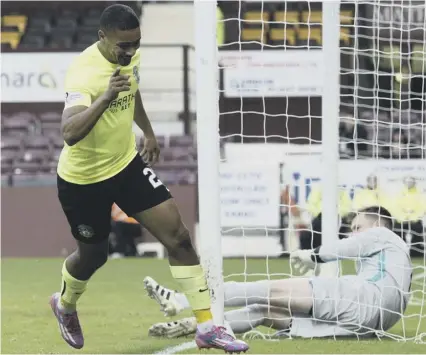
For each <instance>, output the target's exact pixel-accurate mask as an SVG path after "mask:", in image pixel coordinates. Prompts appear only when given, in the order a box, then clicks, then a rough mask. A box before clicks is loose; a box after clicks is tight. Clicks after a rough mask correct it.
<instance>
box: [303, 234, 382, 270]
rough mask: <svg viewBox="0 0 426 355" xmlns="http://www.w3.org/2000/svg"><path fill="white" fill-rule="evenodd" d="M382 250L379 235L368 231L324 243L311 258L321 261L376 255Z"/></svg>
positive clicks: (315, 250)
mask: <svg viewBox="0 0 426 355" xmlns="http://www.w3.org/2000/svg"><path fill="white" fill-rule="evenodd" d="M380 250H382V247H381V244H380V243H379V242H378V240H377V237H376V236H375V235H372V234H371V233H369V232H368V231H367V232H361V233H358V234H357V235H354V236H351V237H349V238H345V239H342V240H337V241H335V242H333V243H329V244H326V245H322V246H320V247H318V248H316V249H314V251H313V252H312V254H311V259H312V261H314V262H319V263H321V262H322V263H324V262H328V261H335V260H339V259H357V258H362V257H366V256H370V255H374V254H376V253H378V252H380Z"/></svg>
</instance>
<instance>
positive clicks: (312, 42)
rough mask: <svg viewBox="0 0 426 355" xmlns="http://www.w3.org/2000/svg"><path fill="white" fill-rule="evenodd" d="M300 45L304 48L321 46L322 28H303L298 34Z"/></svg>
mask: <svg viewBox="0 0 426 355" xmlns="http://www.w3.org/2000/svg"><path fill="white" fill-rule="evenodd" d="M297 38H298V44H300V45H303V46H310V47H311V46H320V45H321V41H322V33H321V27H319V26H316V27H314V26H301V27H300V28H299V31H298V33H297Z"/></svg>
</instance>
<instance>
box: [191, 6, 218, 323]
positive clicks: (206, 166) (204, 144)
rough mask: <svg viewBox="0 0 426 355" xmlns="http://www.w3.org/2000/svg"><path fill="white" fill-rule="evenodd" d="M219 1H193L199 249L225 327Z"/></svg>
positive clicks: (213, 308) (216, 312)
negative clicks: (221, 221)
mask: <svg viewBox="0 0 426 355" xmlns="http://www.w3.org/2000/svg"><path fill="white" fill-rule="evenodd" d="M216 29H217V18H216V1H214V0H211V1H210V0H209V1H203V0H196V1H194V32H195V44H196V45H195V63H196V66H195V70H196V86H195V90H196V113H197V116H196V117H197V149H198V208H199V231H198V233H199V235H200V238H198V240H197V242H198V246H197V249H198V251H199V253H200V257H201V263H202V265H203V268H204V271H205V272H206V274H207V281H208V284H209V287H210V290H211V298H212V311H213V316H214V320H215V322H216V324H223V323H224V320H223V312H224V309H223V304H224V298H223V297H224V295H223V273H222V254H221V249H222V240H221V227H220V226H221V224H220V183H219V164H220V151H219V147H220V145H219V91H218V84H219V73H218V69H217V65H218V55H217V53H218V49H217V45H216Z"/></svg>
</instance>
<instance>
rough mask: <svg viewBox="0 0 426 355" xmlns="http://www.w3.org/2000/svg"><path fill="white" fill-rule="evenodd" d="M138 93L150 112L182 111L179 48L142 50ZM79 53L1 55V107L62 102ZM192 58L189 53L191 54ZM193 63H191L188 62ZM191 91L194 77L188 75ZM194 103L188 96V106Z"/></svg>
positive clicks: (180, 52)
mask: <svg viewBox="0 0 426 355" xmlns="http://www.w3.org/2000/svg"><path fill="white" fill-rule="evenodd" d="M141 51H142V53H141V57H142V59H141V68H140V76H141V82H140V90H141V94H142V97H143V100H144V106H145V109H146V110H147V111H148V112H149V113H152V112H161V113H163V112H180V111H182V110H183V103H184V99H183V97H184V87H183V79H182V75H183V72H182V67H183V59H182V48H178V47H177V48H169V47H164V48H157V47H142V48H141ZM78 54H79V53H78V52H66V53H64V52H49V53H47V52H46V53H2V59H1V61H2V63H1V91H2V98H1V100H2V102H4V103H21V102H22V103H28V102H30V103H31V102H63V101H64V98H65V92H64V91H65V90H64V80H65V75H66V72H67V69H68V67H69V65H70V64H71V62H72V60H73V59H74V58H75V57H76V56H77V55H78ZM190 54H191V53H190ZM191 63H192V62H191ZM189 80H190V87H193V85H194V80H195V76H194V75H192V72H191V71H190V72H189ZM194 105H195V100H194V99H193V96H191V100H190V106H191V109H192V110H193V109H194V107H195V106H194Z"/></svg>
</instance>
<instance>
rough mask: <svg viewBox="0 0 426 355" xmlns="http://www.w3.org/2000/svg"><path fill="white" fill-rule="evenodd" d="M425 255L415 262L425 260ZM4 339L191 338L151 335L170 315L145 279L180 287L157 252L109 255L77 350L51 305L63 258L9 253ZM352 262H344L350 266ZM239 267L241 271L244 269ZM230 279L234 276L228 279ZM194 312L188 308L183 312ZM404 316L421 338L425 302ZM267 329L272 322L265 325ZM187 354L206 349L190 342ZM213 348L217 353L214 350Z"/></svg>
mask: <svg viewBox="0 0 426 355" xmlns="http://www.w3.org/2000/svg"><path fill="white" fill-rule="evenodd" d="M421 262H422V261H421V260H418V261H416V263H417V264H418V265H421ZM1 265H2V342H1V350H2V353H3V354H5V353H6V354H17V353H19V354H25V353H27V354H28V353H31V354H34V353H39V354H40V353H42V354H56V353H68V354H73V353H91V354H99V353H100V354H116V353H127V354H144V353H145V354H147V353H155V352H158V351H161V350H163V349H165V348H167V347H170V346H174V345H179V344H182V343H183V342H187V341H191V340H192V338H188V339H155V338H149V337H148V336H147V332H148V328H149V326H150V325H152V324H153V323H156V322H161V321H163V320H164V317H163V315H162V314H161V313H160V312H159V307H158V306H157V305H156V304H155V303H154V301H152V300H151V299H149V298H148V297H147V296H146V295H145V292H144V290H143V285H142V280H143V278H144V277H145V276H147V275H150V276H152V277H154V278H155V279H157V280H158V281H159V282H163V283H165V284H166V285H170V287H173V285H174V283H173V281H172V280H171V276H170V273H169V268H168V265H167V262H166V261H164V260H154V259H121V260H111V261H109V262H108V263H107V264H106V265H105V266H104V267H103V268H102V269H101V270H99V271H98V272H97V273H96V274H95V276H94V277H93V279H92V280H91V282H90V284H89V286H88V289H87V292H86V294H85V295H84V296H83V297H82V299H81V302H80V304H79V314H80V320H81V322H82V326H83V329H84V333H85V337H86V345H85V347H84V348H83V349H82V350H78V351H75V350H73V349H72V348H70V347H69V346H68V345H67V344H66V343H65V342H64V341H63V340H62V338H61V337H60V335H59V330H58V326H57V323H56V320H55V318H54V317H53V315H52V312H51V310H50V307H49V305H48V298H49V296H50V294H51V293H53V292H55V291H57V290H59V287H60V276H61V266H62V260H60V259H41V260H36V259H3V260H2V263H1ZM224 268H225V270H224V273H225V275H229V274H231V273H232V274H235V276H233V277H232V278H231V279H233V280H243V279H244V277H243V276H241V274H244V273H246V274H250V275H254V276H251V277H249V278H248V280H255V279H261V278H264V277H265V276H264V275H265V274H267V273H269V274H270V275H271V274H274V277H279V276H280V275H279V274H287V273H288V271H289V266H288V261H287V260H285V259H270V260H268V262H266V261H265V260H247V261H246V262H244V260H225V263H224ZM351 268H352V266H349V265H348V264H346V265H345V269H346V270H349V269H351ZM417 272H419V273H421V272H424V270H422V269H421V268H418V269H417ZM238 274H240V276H238ZM227 280H228V279H227ZM420 281H421V282H418V283H417V284H416V285H414V287H413V290H416V288H417V289H418V290H419V291H418V292H417V293H416V296H417V298H418V297H419V296H422V297H423V300H424V301H425V299H424V294H423V292H421V291H420V289H421V288H422V282H423V281H422V280H420ZM186 315H189V313H185V314H184V316H186ZM406 315H412V316H411V317H406V318H405V321H404V323H402V322H400V323H398V324H397V325H396V326H395V327H394V328H393V329H392V330H391V332H392V333H394V334H398V335H400V336H405V337H414V336H415V335H416V334H418V333H423V332H426V320H425V318H426V305H425V306H424V307H421V306H410V307H409V309H408V310H407V312H406ZM265 330H266V331H267V329H265ZM249 344H250V346H251V350H250V352H251V353H263V354H267V353H271V354H283V353H293V354H294V353H316V354H319V353H323V354H332V353H353V354H355V353H356V354H360V353H365V354H378V353H381V354H384V353H386V354H392V353H394V354H402V353H410V354H413V353H418V354H425V353H426V350H425V349H426V345H418V344H415V343H414V342H412V341H409V342H396V341H393V340H389V339H385V340H382V341H380V340H368V341H366V340H363V341H358V340H356V339H354V340H338V341H335V340H326V339H322V340H307V339H292V340H288V339H287V340H282V341H279V342H278V341H263V340H249ZM183 353H199V351H198V349H190V350H187V351H183ZM211 353H216V352H215V351H212V352H211Z"/></svg>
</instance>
